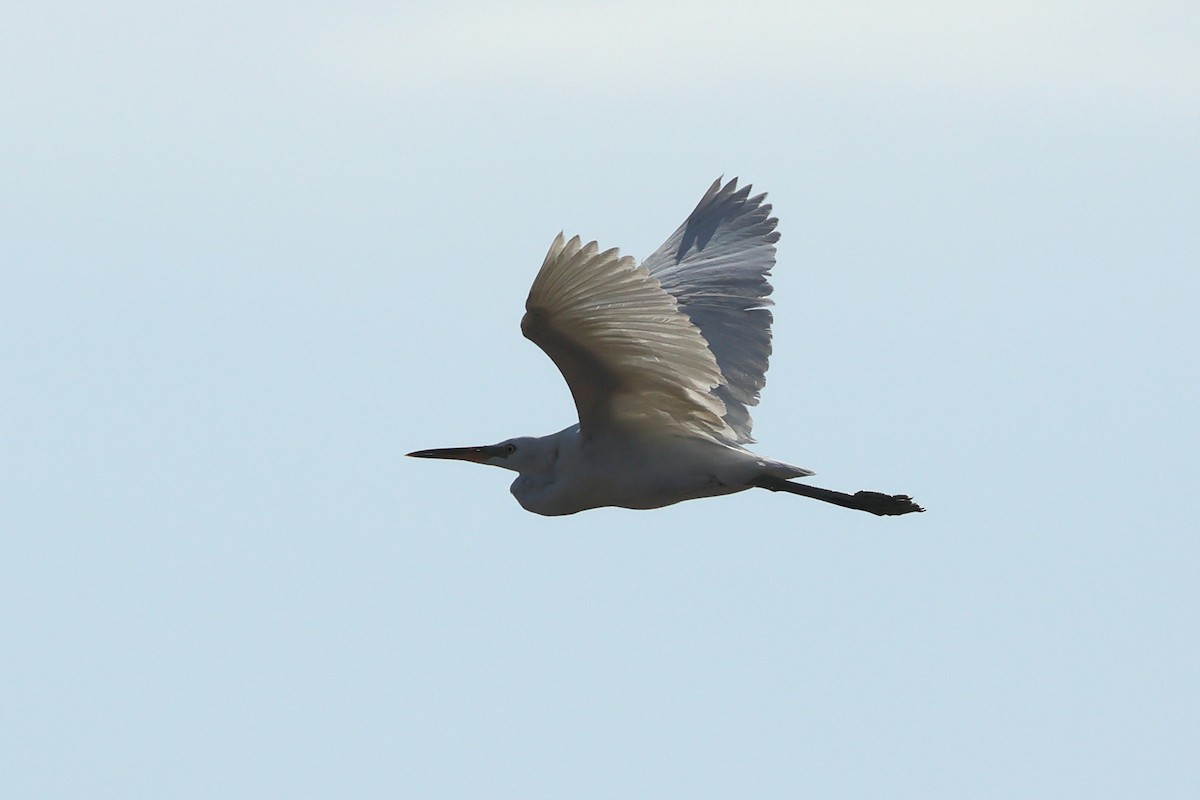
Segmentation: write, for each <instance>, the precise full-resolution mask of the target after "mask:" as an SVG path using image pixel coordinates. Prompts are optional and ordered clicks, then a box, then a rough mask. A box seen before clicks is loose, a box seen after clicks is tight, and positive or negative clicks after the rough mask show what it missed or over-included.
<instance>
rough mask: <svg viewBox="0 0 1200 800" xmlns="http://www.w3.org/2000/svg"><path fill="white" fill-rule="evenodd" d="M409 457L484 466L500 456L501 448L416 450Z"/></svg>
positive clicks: (492, 446)
mask: <svg viewBox="0 0 1200 800" xmlns="http://www.w3.org/2000/svg"><path fill="white" fill-rule="evenodd" d="M408 455H410V456H412V457H413V458H450V459H454V460H455V461H474V462H475V463H476V464H482V463H484V462H486V461H487V460H488V459H489V458H491V457H492V456H497V455H500V448H498V447H497V446H496V445H490V446H487V447H443V448H440V449H435V450H414V451H413V452H411V453H409V454H408Z"/></svg>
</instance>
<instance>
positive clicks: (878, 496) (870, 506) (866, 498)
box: [854, 491, 925, 517]
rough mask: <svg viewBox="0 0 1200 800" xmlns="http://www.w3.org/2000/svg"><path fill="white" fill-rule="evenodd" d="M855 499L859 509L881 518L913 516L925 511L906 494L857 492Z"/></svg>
mask: <svg viewBox="0 0 1200 800" xmlns="http://www.w3.org/2000/svg"><path fill="white" fill-rule="evenodd" d="M854 499H855V500H857V501H858V502H859V508H861V509H862V510H863V511H869V512H871V513H872V514H874V515H876V516H879V517H887V516H893V517H894V516H898V515H900V514H911V513H912V512H914V511H924V510H925V509H923V508H921V506H919V505H917V504H916V503H914V502H913V499H912V498H911V497H909V496H908V495H906V494H883V493H882V492H866V491H864V492H855V493H854Z"/></svg>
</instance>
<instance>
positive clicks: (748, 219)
mask: <svg viewBox="0 0 1200 800" xmlns="http://www.w3.org/2000/svg"><path fill="white" fill-rule="evenodd" d="M765 199H766V195H765V194H759V195H755V196H754V197H751V196H750V186H749V185H747V186H744V187H743V188H741V189H738V188H737V178H734V179H733V180H731V181H729V182H728V183H726V184H725V185H724V186H722V185H721V180H720V179H717V180H716V181H715V182H714V183H713V184H712V186H711V187H709V189H708V191H707V192H705V194H704V197H702V198H701V200H700V202H699V204H698V205H697V206H696V209H695V210H694V211H692V213H691V214H690V215H689V216H688V218H687V220H686V221H684V223H683V225H681V226H680V227H679V229H678V230H677V231H675V233H674V234H672V235H671V238H669V239H667V241H666V242H665V243H664V244H663V246H662V247H660V248H658V250H656V251H655V252H654V253H653V254H652V255H651V256H650V257H649V258H647V259H646V260H645V261H644V262H642V266H643V267H644V268H645V269H646V271H647V272H649V274H650V275H651V276H653V277H654V278H655V279H657V280H658V282H659V284H660V285H661V286H662V288H663V289H664V290H665V291H666V292H668V293H669V294H670V295H671V296H672V297H674V298H675V300H676V302H677V303H678V304H679V310H680V311H682V312H683V313H684V314H686V315H687V316H688V318H689V319H691V321H692V323H693V324H695V325H696V327H698V328H699V329H700V333H701V334H702V335H703V336H704V338H705V340H706V341H707V343H708V347H709V349H710V350H711V351H712V353H713V355H714V356H715V357H716V360H717V365H718V366H719V367H720V370H721V374H722V377H723V381H722V383H721V384H720V385H717V386H714V387H713V389H712V390H711V391H712V393H713V394H714V395H715V396H716V397H717V398H719V399H720V400H721V401H722V402H723V403H724V405H725V408H726V412H725V421H726V423H727V424H728V425H729V426H730V428H731V429H732V430H733V431H734V432H735V434H736V441H738V442H750V441H753V439H752V438H751V435H750V434H751V427H752V424H753V422H752V420H751V418H750V412H749V409H748V407H749V406H755V405H758V397H759V392H760V391H761V390H762V388H763V386H765V385H766V382H767V381H766V372H767V366H768V364H769V360H770V356H771V322H772V317H771V312H770V310H769V309H768V306H770V305H772V303H771V300H770V294H771V292H772V287H771V284H770V282H769V280H768V278H769V277H770V274H771V268H772V267H773V266H774V265H775V242H776V241H778V240H779V232H778V231H776V230H775V226H776V224H777V222H778V220H776V219H775V218H774V217H772V216H771V206H770V205H769V204H768V203H765V202H763V201H764V200H765Z"/></svg>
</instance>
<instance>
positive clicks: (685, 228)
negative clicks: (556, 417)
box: [408, 178, 925, 516]
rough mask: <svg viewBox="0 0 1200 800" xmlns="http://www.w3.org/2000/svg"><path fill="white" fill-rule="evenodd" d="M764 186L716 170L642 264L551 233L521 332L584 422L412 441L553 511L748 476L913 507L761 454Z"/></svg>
mask: <svg viewBox="0 0 1200 800" xmlns="http://www.w3.org/2000/svg"><path fill="white" fill-rule="evenodd" d="M765 198H766V195H765V194H760V195H756V196H754V197H751V196H750V186H749V185H747V186H745V187H743V188H742V189H738V188H737V179H736V178H734V179H733V180H731V181H729V182H728V183H726V184H725V185H724V186H722V185H721V180H720V179H718V180H717V181H716V182H714V183H713V185H712V186H711V187H709V190H708V191H707V192H705V194H704V197H702V198H701V199H700V203H699V205H697V206H696V210H695V211H693V212H692V213H691V215H690V216H688V218H687V220H686V221H684V223H683V225H681V226H680V228H679V230H677V231H675V233H674V234H672V236H671V238H669V239H668V240H667V241H666V243H665V244H663V246H662V247H660V248H658V250H656V251H655V252H654V253H653V255H651V256H650V257H649V258H647V259H646V260H645V261H643V262H642V264H641V265H640V266H638V265H636V264H635V263H634V260H633V259H632V258H630V257H629V256H621V255H620V253H619V251H618V250H616V249H615V248H614V249H611V250H603V251H602V250H601V249H600V247H599V246H598V245H597V244H596V243H595V242H589V243H588V244H586V245H585V244H581V243H580V239H579V237H578V236H576V237H573V238H572V239H571V240H570V241H565V240H564V238H563V235H562V234H561V233H560V234H559V235H558V237H557V238H556V239H555V240H554V243H553V244H552V245H550V252H549V253H547V254H546V260H545V261H544V262H543V263H542V268H541V270H539V271H538V274H537V277H536V278H534V281H533V287H532V288H531V289H530V290H529V299H528V300H526V302H525V316H524V318H523V319H522V320H521V332H522V333H523V334H524V335H525V337H526V338H528V339H529V340H531V341H532V342H533V343H534V344H536V345H537V346H538V347H540V348H542V350H544V351H545V352H546V355H548V356H550V358H551V359H552V360H553V361H554V363H555V365H556V366H557V367H558V369H559V371H560V372H562V375H563V378H565V379H566V381H567V385H568V386H569V387H570V389H571V395H572V396H573V397H574V399H575V408H576V409H577V410H578V412H579V423H578V424H577V425H572V426H570V427H569V428H566V429H564V430H561V431H559V432H558V433H553V434H550V435H549V436H542V437H538V438H535V437H527V436H523V437H519V438H516V439H508V440H506V441H503V442H500V443H499V444H493V445H487V446H483V447H453V448H442V449H435V450H418V451H416V452H413V453H409V454H408V455H410V456H415V457H417V458H448V459H458V460H461V461H474V462H476V463H479V464H491V465H492V466H496V467H504V468H505V469H509V470H513V471H514V472H517V473H518V477H517V479H516V480H515V481H513V484H512V493H513V496H515V497H516V498H517V501H518V502H519V503H520V504H521V505H522V506H523V507H524V508H525V509H526V510H528V511H532V512H534V513H537V514H545V515H548V516H553V515H560V514H574V513H576V512H579V511H584V510H587V509H589V508H599V507H601V506H620V507H623V508H659V507H662V506H667V505H671V504H672V503H678V502H680V501H682V500H692V499H695V498H698V497H712V496H715V495H723V494H732V493H734V492H741V491H744V490H746V489H750V488H754V487H759V488H763V489H769V490H771V491H773V492H779V491H783V492H790V493H792V494H798V495H804V496H805V497H812V498H815V499H817V500H822V501H825V502H827V503H834V504H836V505H839V506H845V507H846V508H854V509H858V510H860V511H869V512H871V513H872V514H878V515H881V516H883V515H896V514H907V513H910V512H913V511H924V510H925V509H923V508H921V507H920V506H919V505H917V504H916V503H914V502H913V501H912V498H910V497H908V496H907V495H901V494H898V495H890V494H882V493H879V492H865V491H864V492H857V493H855V494H852V495H851V494H844V493H842V492H835V491H831V490H829V489H821V488H818V487H815V486H811V485H808V484H804V483H795V482H793V481H792V480H791V479H792V478H803V477H807V476H809V475H813V474H814V473H813V472H812V471H811V470H807V469H804V468H803V467H796V466H792V465H791V464H785V463H783V462H781V461H775V460H773V459H770V458H765V457H763V456H760V455H757V454H755V453H752V452H750V451H749V450H747V449H746V448H745V447H744V446H743V445H745V444H748V443H750V442H752V441H753V439H751V437H750V427H751V420H750V413H749V410H748V407H749V406H753V405H757V404H758V395H759V392H760V391H761V389H762V388H763V386H764V385H765V384H766V379H765V377H764V375H765V373H766V371H767V360H768V358H769V356H770V355H771V320H772V317H771V312H770V310H768V308H767V306H770V305H772V303H771V300H770V299H769V298H768V295H770V294H771V291H772V287H771V284H770V283H769V282H768V280H767V278H768V276H769V275H770V273H771V267H773V266H774V265H775V242H776V241H778V239H779V233H778V232H777V231H776V230H775V225H776V224H777V222H778V220H776V219H775V218H774V217H772V216H771V206H770V205H769V204H767V203H764V202H763V201H764V199H765Z"/></svg>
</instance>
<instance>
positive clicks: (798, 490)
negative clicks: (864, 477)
mask: <svg viewBox="0 0 1200 800" xmlns="http://www.w3.org/2000/svg"><path fill="white" fill-rule="evenodd" d="M754 485H755V486H758V487H760V488H763V489H770V490H771V491H772V492H790V493H791V494H798V495H802V496H804V497H811V498H813V499H814V500H821V501H823V502H825V503H833V504H834V505H835V506H842V507H843V508H854V509H857V510H859V511H869V512H871V513H872V514H875V515H876V516H880V517H884V516H897V515H899V514H910V513H912V512H913V511H924V510H925V509H923V508H921V507H920V506H919V505H917V504H916V503H914V502H913V500H912V498H911V497H909V496H908V495H906V494H882V493H880V492H855V493H854V494H845V493H843V492H835V491H833V490H832V489H822V488H820V487H819V486H809V485H808V484H806V483H792V482H791V481H785V480H784V479H783V478H776V477H774V476H771V475H763V476H761V477H760V478H758V480H756V481H755V482H754Z"/></svg>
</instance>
